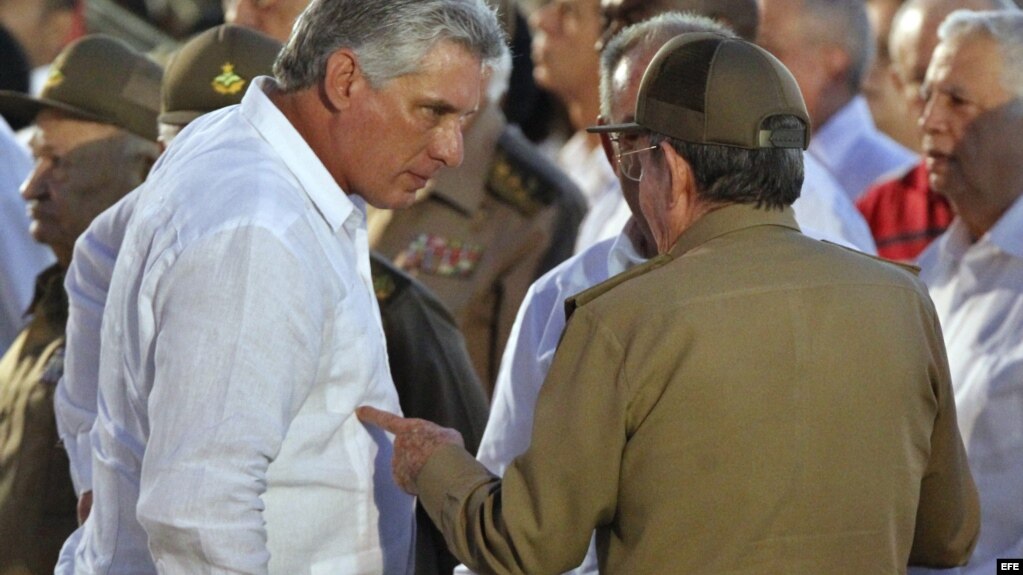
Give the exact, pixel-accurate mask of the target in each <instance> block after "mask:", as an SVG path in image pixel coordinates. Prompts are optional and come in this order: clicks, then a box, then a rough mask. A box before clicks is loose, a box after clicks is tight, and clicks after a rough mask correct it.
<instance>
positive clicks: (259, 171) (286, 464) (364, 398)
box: [73, 79, 414, 574]
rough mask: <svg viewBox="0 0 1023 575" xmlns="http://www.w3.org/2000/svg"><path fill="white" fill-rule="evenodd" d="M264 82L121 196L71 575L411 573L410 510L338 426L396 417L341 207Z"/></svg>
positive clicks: (385, 453)
mask: <svg viewBox="0 0 1023 575" xmlns="http://www.w3.org/2000/svg"><path fill="white" fill-rule="evenodd" d="M268 81H269V80H267V79H260V80H258V81H256V82H253V84H252V85H251V86H250V88H249V91H248V92H247V93H246V95H245V98H244V99H243V101H242V104H241V105H240V106H236V107H231V108H226V109H223V110H221V111H218V112H214V113H213V114H210V115H207V116H204V117H203V118H201V119H199V120H196V121H195V122H193V123H192V124H191V125H190V126H189V127H188V128H187V129H186V130H185V131H183V132H182V133H181V135H179V136H178V138H177V139H176V140H175V142H174V144H173V145H172V146H171V147H170V148H169V149H168V150H167V152H165V154H164V156H163V157H162V158H161V159H160V161H159V162H158V163H157V165H156V166H155V167H154V170H153V172H152V173H151V174H150V178H149V179H148V180H147V182H146V183H145V184H144V185H143V186H142V187H141V188H140V189H139V190H138V192H137V193H138V198H137V202H138V204H137V206H136V208H135V214H134V216H133V217H132V219H131V220H130V223H129V225H128V228H127V231H126V233H125V237H124V244H123V247H122V249H121V252H120V254H119V256H118V258H117V264H116V266H115V267H114V272H113V277H112V280H111V284H110V293H109V298H108V300H107V305H106V311H105V313H104V316H103V321H102V323H103V326H102V351H101V356H100V364H99V383H100V385H99V395H98V403H97V405H98V417H97V420H96V423H95V425H94V427H93V431H92V445H93V489H94V497H95V499H94V504H93V509H92V513H91V515H90V516H89V519H88V521H86V523H85V525H84V527H83V530H82V533H81V534H80V536H81V541H80V543H79V544H78V545H77V548H76V549H75V551H74V562H73V567H74V571H73V572H77V573H94V572H101V573H147V572H155V571H160V572H165V573H227V572H230V573H268V572H269V573H287V574H292V573H310V574H319V573H381V572H385V573H406V572H411V569H412V564H413V561H412V539H413V529H414V517H413V500H412V498H411V497H408V496H407V495H405V494H403V493H401V491H400V490H399V489H398V488H397V486H396V485H395V484H394V482H393V479H392V477H391V473H390V459H391V443H390V439H389V438H388V437H387V436H386V435H385V434H383V433H382V432H379V431H378V430H376V429H374V428H367V427H366V426H364V425H362V424H361V423H360V422H359V421H358V420H357V418H356V417H355V415H354V409H355V408H356V407H357V406H359V405H374V406H377V407H380V408H381V409H386V410H390V411H395V412H398V411H400V409H399V406H398V399H397V394H396V392H395V390H394V386H393V384H392V382H391V379H390V374H389V371H388V367H387V358H386V351H385V346H384V336H383V330H382V327H381V324H380V319H379V312H378V309H377V306H376V300H375V298H374V296H373V291H372V281H371V279H370V271H369V251H368V245H367V240H366V230H365V216H364V214H363V209H362V207H361V201H360V200H358V199H357V198H349V197H348V196H347V195H346V194H345V193H344V192H343V191H342V190H341V189H340V188H339V187H338V186H337V184H336V183H335V182H334V180H333V178H331V176H330V175H329V173H328V172H327V170H326V168H324V167H323V165H322V164H321V163H320V162H319V160H318V159H317V158H316V156H315V154H314V153H313V152H312V150H311V149H310V148H309V147H308V145H307V144H306V143H305V141H304V140H303V139H302V138H301V136H300V135H299V134H298V133H297V132H296V131H295V130H294V128H293V127H292V126H291V125H290V123H289V122H288V121H287V119H286V118H285V117H284V116H283V115H282V114H281V113H280V111H279V110H278V109H277V108H276V107H275V106H274V105H273V103H272V102H270V100H269V98H267V97H266V95H265V94H264V93H263V88H264V87H265V86H266V84H267V82H268ZM353 199H354V200H355V201H353Z"/></svg>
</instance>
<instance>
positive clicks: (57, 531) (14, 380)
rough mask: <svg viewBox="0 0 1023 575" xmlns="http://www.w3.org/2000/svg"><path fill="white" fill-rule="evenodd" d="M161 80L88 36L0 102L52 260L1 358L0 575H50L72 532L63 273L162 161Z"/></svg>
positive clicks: (130, 56)
mask: <svg viewBox="0 0 1023 575" xmlns="http://www.w3.org/2000/svg"><path fill="white" fill-rule="evenodd" d="M160 77H161V70H160V67H159V66H158V65H157V64H156V63H154V62H152V61H150V60H149V59H148V58H146V57H145V56H144V55H143V54H140V53H138V52H136V51H135V50H133V49H132V48H130V47H129V46H127V45H126V44H124V43H122V42H120V41H119V40H115V39H113V38H108V37H104V36H88V37H85V38H83V39H81V40H79V41H77V42H75V43H73V44H71V45H69V46H68V47H67V48H65V49H64V51H63V52H61V54H60V55H59V56H58V58H57V59H56V61H55V62H54V64H53V67H52V69H51V71H50V76H49V78H48V79H47V82H46V87H45V89H44V90H43V92H42V94H41V95H40V96H39V97H38V98H32V97H28V96H25V95H23V94H19V93H12V92H2V93H0V111H3V112H6V111H11V112H15V113H17V114H20V115H25V116H27V117H31V118H34V119H35V124H36V131H35V134H34V135H33V137H32V141H31V147H32V153H33V155H34V156H35V167H34V169H33V171H32V172H31V173H30V174H29V177H28V179H27V181H26V182H25V183H24V185H23V187H22V196H23V197H24V198H25V201H26V202H27V203H28V208H29V214H30V215H31V219H32V227H31V232H32V235H33V236H34V237H35V239H36V240H37V241H39V242H41V243H44V244H47V245H48V246H50V247H51V248H52V249H53V252H54V254H55V255H56V256H57V263H56V264H55V265H54V266H53V267H51V268H49V269H48V270H46V271H44V272H43V273H42V274H41V275H40V276H39V278H38V280H37V287H36V296H35V300H34V302H33V305H32V308H31V320H30V322H29V324H28V326H27V327H26V328H25V329H24V330H23V331H22V333H21V334H20V335H19V336H18V338H17V339H16V340H15V343H14V344H13V345H12V347H11V348H10V349H9V350H8V352H7V354H6V355H5V356H4V357H3V359H0V541H2V542H3V544H2V545H0V572H4V573H7V572H9V571H14V572H18V573H25V572H27V573H39V574H41V573H52V572H53V568H54V564H55V563H56V560H57V553H58V551H59V549H60V545H61V543H63V541H64V539H65V538H66V537H67V536H68V534H70V533H71V531H72V530H74V528H75V526H76V524H77V522H76V518H75V494H74V490H73V488H72V483H71V479H70V478H69V476H68V461H67V457H66V455H65V452H64V450H63V449H62V448H61V447H60V443H59V441H58V436H57V429H56V425H55V422H54V416H53V398H54V389H55V387H56V385H57V382H58V380H59V379H60V377H61V374H62V373H63V371H64V344H65V342H64V331H65V323H66V321H67V314H68V303H67V296H66V294H65V292H64V286H63V280H64V274H65V271H66V270H67V269H68V266H69V265H70V263H71V255H72V247H73V245H74V242H75V240H76V239H77V238H78V237H79V236H80V235H81V234H82V232H84V231H85V229H86V227H87V226H88V225H89V223H90V222H91V221H92V219H93V218H94V217H96V216H97V215H98V214H99V213H100V212H102V211H103V210H105V209H106V208H108V207H110V205H112V204H113V203H114V202H116V201H117V200H119V199H120V198H121V197H122V196H124V195H125V194H126V193H128V192H129V191H131V190H132V189H133V188H135V187H136V186H138V185H139V184H140V183H142V181H143V180H144V179H145V177H146V174H147V173H148V172H149V168H150V166H152V164H153V162H154V161H155V160H156V157H157V155H158V154H159V147H158V146H157V144H156V123H155V122H156V114H157V111H158V109H159V90H160Z"/></svg>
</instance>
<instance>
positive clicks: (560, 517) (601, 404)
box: [417, 309, 629, 573]
mask: <svg viewBox="0 0 1023 575" xmlns="http://www.w3.org/2000/svg"><path fill="white" fill-rule="evenodd" d="M623 365H624V351H623V347H622V345H621V343H620V342H619V341H618V339H617V338H616V337H615V335H614V333H613V332H612V331H611V330H610V329H609V328H608V327H607V326H605V325H602V324H601V323H600V322H599V321H598V319H597V318H596V317H595V316H594V315H592V314H590V313H589V312H587V311H586V310H585V309H580V310H579V311H577V312H576V313H575V314H574V316H573V317H572V319H571V321H570V322H569V325H568V327H567V329H566V331H565V335H564V338H563V340H562V342H561V345H560V347H559V349H558V352H557V354H556V355H555V358H554V363H553V365H552V367H551V371H550V373H549V375H548V377H547V380H546V381H545V382H544V385H543V388H542V390H541V393H540V397H539V399H538V401H537V405H536V418H535V422H534V427H533V441H532V444H531V446H530V448H529V450H528V451H526V453H524V454H523V455H522V456H520V457H518V458H517V459H515V460H514V461H513V462H512V464H511V465H510V466H509V467H508V469H507V471H506V472H505V475H504V479H503V480H500V479H497V478H496V477H494V476H492V475H491V474H490V473H489V472H488V471H487V470H486V468H485V467H483V466H482V465H481V464H479V463H478V462H476V461H475V460H474V459H472V458H471V457H470V456H469V455H468V454H467V453H465V452H463V451H461V450H458V449H455V448H451V447H446V448H443V449H441V450H439V452H438V453H437V454H435V455H434V457H432V458H431V459H430V460H429V462H428V463H427V464H426V466H425V467H424V468H423V470H422V472H421V473H420V475H419V478H418V480H417V486H418V487H419V489H420V501H421V502H422V503H423V505H424V506H425V507H426V510H427V511H428V512H429V514H430V517H431V518H432V519H433V520H434V522H435V523H436V524H437V525H438V526H439V527H440V529H441V531H442V532H443V533H444V537H445V539H446V540H447V543H448V546H449V547H450V548H451V549H452V551H453V552H454V553H455V555H456V556H457V557H458V558H459V559H461V560H462V562H463V563H465V564H466V566H468V567H469V568H471V569H473V570H474V571H477V572H495V573H555V572H558V573H560V572H563V571H566V570H568V569H571V568H573V567H575V566H577V565H578V564H579V563H580V562H581V561H582V559H583V557H584V556H585V554H586V550H587V547H588V545H589V541H590V536H591V534H592V532H593V529H594V528H595V527H597V526H599V525H605V524H608V523H610V521H611V520H612V518H613V516H614V513H615V509H616V506H617V493H618V482H619V472H620V467H621V460H622V453H623V450H624V448H625V441H626V423H627V420H626V407H627V405H628V396H629V388H628V381H627V377H626V374H625V372H624V370H623V367H622V366H623Z"/></svg>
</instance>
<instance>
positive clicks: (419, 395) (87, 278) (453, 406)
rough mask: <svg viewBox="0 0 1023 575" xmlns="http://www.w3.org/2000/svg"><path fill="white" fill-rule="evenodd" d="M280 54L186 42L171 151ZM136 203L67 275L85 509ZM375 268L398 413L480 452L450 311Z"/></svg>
mask: <svg viewBox="0 0 1023 575" xmlns="http://www.w3.org/2000/svg"><path fill="white" fill-rule="evenodd" d="M280 49H281V43H280V42H278V41H277V40H274V39H273V38H270V37H269V36H266V35H264V34H262V33H260V32H258V31H255V30H251V29H248V28H243V27H240V26H232V25H223V26H218V27H216V28H212V29H210V30H207V31H205V32H203V33H201V34H199V35H197V36H196V37H195V38H193V39H192V40H190V41H188V42H187V43H186V44H185V45H184V46H182V47H181V49H179V50H178V51H177V52H176V53H175V54H174V55H173V56H172V57H171V59H170V61H169V63H168V65H167V70H166V74H165V76H164V83H163V89H162V95H161V113H160V116H159V126H160V139H161V142H162V143H164V144H165V145H168V146H169V145H170V144H171V143H172V141H173V139H174V136H176V135H177V133H178V132H179V131H180V130H182V129H184V128H185V127H186V126H187V125H188V124H189V123H190V122H191V121H192V120H195V119H196V118H198V117H199V116H201V115H203V114H206V113H209V112H212V111H214V110H217V109H220V108H223V107H225V106H228V105H233V104H237V103H238V102H240V101H241V98H242V95H243V94H244V93H245V87H246V86H247V85H248V82H250V81H251V80H252V79H253V78H254V77H256V76H259V75H266V74H270V73H271V70H272V67H273V62H274V59H275V58H276V56H277V53H278V52H279V51H280ZM135 200H136V194H129V195H128V196H126V197H125V198H124V199H123V200H121V201H120V202H118V204H117V205H116V206H115V207H114V208H112V209H111V210H108V211H107V212H105V213H104V214H102V215H101V216H100V217H99V218H97V220H96V221H95V222H94V223H93V225H92V226H90V227H89V229H88V230H87V231H86V233H85V234H84V236H83V239H82V241H80V242H79V244H78V246H76V252H75V257H74V260H73V263H72V265H71V269H70V271H69V274H68V293H69V294H70V299H71V319H70V321H69V324H68V342H69V353H68V369H67V374H66V376H65V377H64V379H63V380H62V383H61V385H60V387H59V389H58V395H57V402H56V405H57V415H58V422H59V423H60V429H61V437H62V439H63V440H64V443H65V445H67V446H68V452H69V455H70V459H71V464H72V472H73V475H74V477H75V480H76V487H77V488H78V490H79V492H80V493H82V494H83V501H84V502H83V510H84V508H85V507H87V506H88V504H89V502H88V499H89V497H90V495H89V490H90V489H91V466H92V454H91V443H90V441H89V430H90V429H91V428H92V424H93V422H94V421H95V416H96V413H95V411H96V407H95V405H96V387H97V382H96V378H97V375H98V368H99V366H98V363H99V349H100V341H99V337H98V334H99V327H100V320H101V319H102V315H103V308H104V305H105V302H106V295H107V290H108V288H109V284H110V274H111V272H112V270H113V266H114V261H115V260H116V257H117V254H118V252H119V251H120V248H121V242H122V240H123V237H124V232H125V229H126V227H127V225H128V220H129V219H130V218H131V215H132V213H133V212H134V206H135ZM371 267H372V275H373V280H374V288H375V291H376V296H377V302H378V303H379V305H380V315H381V318H382V323H383V327H384V334H385V337H386V339H387V352H388V359H389V364H390V369H391V375H392V377H393V379H394V384H395V387H396V388H397V391H398V399H399V402H400V403H401V407H402V410H403V411H404V413H406V414H407V415H409V416H410V417H419V418H422V419H426V420H429V421H434V422H437V423H440V424H442V425H445V426H448V427H453V428H455V429H458V430H459V431H460V432H461V433H462V434H463V435H464V436H465V437H466V442H467V446H468V447H469V448H470V449H472V450H473V451H475V449H476V446H478V445H479V440H480V437H481V435H482V433H483V428H484V426H485V425H486V417H487V403H486V397H485V396H484V395H483V391H482V388H481V387H480V385H479V383H478V382H477V380H476V376H475V372H474V371H473V368H472V364H471V362H470V360H469V356H468V352H467V351H466V349H465V343H464V341H463V340H462V335H461V333H460V332H459V331H458V328H457V326H456V325H455V323H454V320H453V319H452V318H451V314H450V313H449V312H448V311H447V310H446V309H445V308H444V306H443V305H442V304H441V303H440V302H439V301H438V300H437V298H436V297H434V296H433V295H432V294H431V293H429V291H428V290H427V289H426V288H425V287H424V286H423V285H422V284H420V283H419V282H416V281H415V280H413V279H412V278H410V277H409V276H408V275H407V274H405V273H403V272H401V271H400V270H398V269H396V268H395V267H394V266H393V265H391V264H390V263H388V262H387V261H386V260H385V259H384V258H381V257H379V256H378V255H375V254H374V255H373V256H372V258H371ZM418 513H419V517H418V520H419V521H418V527H419V530H418V531H419V534H418V537H417V540H416V541H417V548H416V552H417V573H420V574H423V573H427V574H428V573H434V572H436V573H441V572H447V573H450V571H451V568H452V567H453V566H454V565H455V564H456V563H457V561H455V560H454V558H453V556H451V554H450V553H449V552H448V551H447V547H446V546H445V544H444V540H443V538H442V537H441V536H440V534H439V533H438V532H437V531H436V529H435V528H434V527H433V524H432V522H431V521H430V520H429V518H428V517H427V516H426V513H425V512H424V511H421V510H420V511H418Z"/></svg>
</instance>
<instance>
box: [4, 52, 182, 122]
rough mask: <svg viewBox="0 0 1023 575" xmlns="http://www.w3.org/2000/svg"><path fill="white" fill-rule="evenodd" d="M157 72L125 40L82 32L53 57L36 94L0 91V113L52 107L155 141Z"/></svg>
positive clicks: (26, 114)
mask: <svg viewBox="0 0 1023 575" xmlns="http://www.w3.org/2000/svg"><path fill="white" fill-rule="evenodd" d="M162 75H163V73H162V70H161V68H160V66H159V65H158V64H157V63H156V62H154V61H152V60H150V59H149V58H147V57H146V56H145V54H142V53H140V52H137V51H135V50H134V49H133V48H131V47H130V46H128V45H127V44H125V43H124V42H122V41H120V40H117V39H116V38H111V37H109V36H104V35H100V34H95V35H91V36H85V37H84V38H80V39H78V40H76V41H75V42H72V43H71V44H69V45H68V46H67V47H66V48H64V50H62V51H61V53H60V54H58V55H57V58H56V59H55V60H54V61H53V64H52V65H51V66H50V75H49V76H48V77H47V79H46V84H45V85H44V87H43V91H42V93H41V94H40V95H39V97H38V98H35V97H32V96H28V95H26V94H22V93H19V92H13V91H6V90H5V91H0V113H3V114H4V115H7V114H8V113H10V114H12V115H15V116H18V117H25V118H32V119H34V118H35V116H36V114H38V113H39V111H40V110H41V109H43V108H53V109H57V110H61V111H63V112H66V113H68V114H71V115H73V116H77V117H80V118H82V119H85V120H92V121H95V122H102V123H104V124H112V125H114V126H117V127H119V128H123V129H124V130H127V131H129V132H131V133H133V134H136V135H138V136H141V137H143V138H146V139H147V140H152V141H154V142H155V141H156V133H157V132H156V115H157V113H158V111H159V109H160V80H161V78H162Z"/></svg>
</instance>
